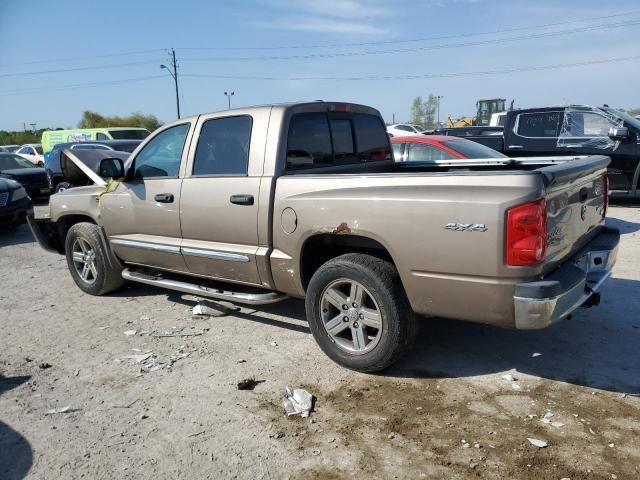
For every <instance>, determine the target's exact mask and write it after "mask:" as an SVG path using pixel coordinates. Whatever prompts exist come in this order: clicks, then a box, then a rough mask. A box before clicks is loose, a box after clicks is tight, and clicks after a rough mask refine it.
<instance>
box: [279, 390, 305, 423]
mask: <svg viewBox="0 0 640 480" xmlns="http://www.w3.org/2000/svg"><path fill="white" fill-rule="evenodd" d="M282 403H283V405H284V409H285V411H286V412H287V415H289V416H290V415H298V414H300V415H301V416H302V417H308V416H309V413H311V409H312V408H313V395H311V394H310V393H309V392H307V391H306V390H303V389H301V388H290V387H288V386H287V387H285V390H284V396H283V397H282Z"/></svg>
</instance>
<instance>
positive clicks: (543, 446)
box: [527, 438, 548, 448]
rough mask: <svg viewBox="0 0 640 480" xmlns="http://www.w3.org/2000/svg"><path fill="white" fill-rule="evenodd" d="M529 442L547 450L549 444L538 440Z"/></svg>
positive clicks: (530, 439)
mask: <svg viewBox="0 0 640 480" xmlns="http://www.w3.org/2000/svg"><path fill="white" fill-rule="evenodd" d="M527 440H529V443H530V444H531V445H533V446H535V447H538V448H545V447H546V446H547V445H548V444H547V442H545V441H544V440H538V439H535V438H527Z"/></svg>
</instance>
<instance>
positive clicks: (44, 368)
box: [38, 362, 51, 370]
mask: <svg viewBox="0 0 640 480" xmlns="http://www.w3.org/2000/svg"><path fill="white" fill-rule="evenodd" d="M38 367H40V368H41V369H42V370H46V369H47V368H51V364H50V363H47V362H42V363H41V364H40V365H38Z"/></svg>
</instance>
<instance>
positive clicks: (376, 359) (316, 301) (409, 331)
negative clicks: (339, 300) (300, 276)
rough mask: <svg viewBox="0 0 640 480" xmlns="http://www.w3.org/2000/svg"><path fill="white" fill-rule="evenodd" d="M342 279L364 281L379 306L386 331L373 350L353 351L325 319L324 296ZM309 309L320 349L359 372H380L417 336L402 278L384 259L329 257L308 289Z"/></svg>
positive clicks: (413, 315)
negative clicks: (336, 337)
mask: <svg viewBox="0 0 640 480" xmlns="http://www.w3.org/2000/svg"><path fill="white" fill-rule="evenodd" d="M340 279H349V280H353V281H355V282H358V283H359V284H361V285H362V286H363V287H364V288H365V289H366V290H368V293H369V294H370V295H371V296H372V297H373V299H374V300H375V302H376V303H377V305H378V309H379V311H380V316H381V318H382V333H381V335H380V337H379V340H378V341H377V343H376V344H375V346H374V347H373V349H372V350H370V351H368V352H366V353H359V354H352V353H349V352H347V351H345V349H344V348H341V347H340V346H339V345H338V344H337V343H336V341H335V340H334V339H333V338H332V337H331V336H330V335H329V333H328V332H327V329H326V328H325V325H324V322H323V320H322V311H321V309H322V307H321V301H322V295H323V293H324V291H325V289H327V287H328V286H329V285H331V284H332V283H333V282H336V281H337V280H340ZM306 312H307V320H308V322H309V327H310V329H311V332H312V333H313V336H314V338H315V340H316V342H317V343H318V345H319V346H320V348H321V349H322V350H323V351H324V352H325V353H326V354H327V355H328V356H329V357H330V358H331V359H332V360H333V361H334V362H336V363H338V364H340V365H342V366H343V367H346V368H349V369H351V370H356V371H359V372H377V371H380V370H383V369H385V368H386V367H388V366H389V365H391V364H392V363H394V362H396V361H397V360H399V359H400V357H402V355H404V354H405V353H406V352H407V351H409V350H410V349H411V347H412V346H413V342H414V340H415V337H416V331H417V321H416V315H415V314H414V313H413V311H412V310H411V307H410V305H409V301H408V299H407V296H406V294H405V291H404V288H403V287H402V283H401V281H400V276H399V275H398V271H397V270H396V268H395V267H394V266H393V264H391V263H390V262H388V261H385V260H382V259H380V258H377V257H374V256H371V255H365V254H358V253H349V254H345V255H341V256H339V257H337V258H334V259H332V260H329V261H328V262H326V263H325V264H323V265H322V266H321V267H320V268H319V269H318V270H317V271H316V272H315V273H314V275H313V277H312V278H311V281H310V282H309V286H308V288H307V296H306Z"/></svg>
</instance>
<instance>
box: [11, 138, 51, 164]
mask: <svg viewBox="0 0 640 480" xmlns="http://www.w3.org/2000/svg"><path fill="white" fill-rule="evenodd" d="M14 153H17V154H18V155H20V156H21V157H22V158H24V159H26V160H29V161H30V162H31V163H33V164H34V165H35V166H36V167H44V153H43V152H42V145H40V144H39V143H29V144H27V145H22V146H21V147H20V148H19V149H18V150H16V151H15V152H14Z"/></svg>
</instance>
